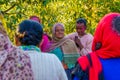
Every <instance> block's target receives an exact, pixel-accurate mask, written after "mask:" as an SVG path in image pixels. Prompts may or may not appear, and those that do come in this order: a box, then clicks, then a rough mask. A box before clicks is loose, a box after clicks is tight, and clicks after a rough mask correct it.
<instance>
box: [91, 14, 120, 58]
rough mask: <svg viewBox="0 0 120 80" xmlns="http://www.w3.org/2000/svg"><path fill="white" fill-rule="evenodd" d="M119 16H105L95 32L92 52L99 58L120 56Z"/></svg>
mask: <svg viewBox="0 0 120 80" xmlns="http://www.w3.org/2000/svg"><path fill="white" fill-rule="evenodd" d="M119 47H120V14H119V13H110V14H107V15H105V16H104V17H103V18H102V19H101V20H100V22H99V23H98V26H97V29H96V31H95V35H94V40H93V45H92V50H93V51H97V53H98V55H99V56H101V57H118V56H120V49H119Z"/></svg>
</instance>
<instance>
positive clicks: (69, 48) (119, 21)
mask: <svg viewBox="0 0 120 80" xmlns="http://www.w3.org/2000/svg"><path fill="white" fill-rule="evenodd" d="M35 20H36V19H35V18H34V20H33V19H32V20H24V21H22V22H21V23H20V24H19V25H18V29H17V31H16V34H15V40H16V45H17V46H18V47H16V46H13V45H12V43H11V41H10V40H9V38H8V36H7V33H6V31H5V29H4V28H3V27H4V26H3V24H2V22H1V23H0V80H68V79H69V80H119V79H120V77H119V73H120V70H119V67H120V65H119V61H120V49H119V47H120V43H119V41H120V14H119V13H110V14H107V15H105V16H104V17H103V18H102V19H101V20H100V22H99V23H98V26H97V29H96V31H95V34H94V39H93V42H92V52H88V53H89V54H86V53H85V55H82V54H81V53H80V51H79V50H82V49H84V50H86V51H87V49H86V48H87V47H84V44H82V43H81V41H80V40H79V39H78V37H76V36H75V37H74V38H75V41H74V40H71V39H70V38H69V37H68V36H65V34H64V32H65V28H64V25H63V24H62V23H56V24H54V26H53V28H52V39H51V40H48V42H47V44H46V46H45V47H44V52H48V53H43V52H41V50H40V48H39V46H41V45H43V42H44V41H43V29H42V25H41V24H40V22H37V20H36V21H35ZM83 23H84V21H83ZM77 26H79V29H77V30H78V31H77V32H78V35H79V34H81V36H80V38H82V36H86V35H87V33H85V32H84V31H85V28H84V27H85V24H81V22H78V23H77ZM83 26H84V27H83ZM76 28H78V27H76ZM81 32H83V33H81ZM78 47H79V48H78ZM78 49H79V50H78ZM53 54H55V55H56V56H55V55H53ZM71 54H72V55H73V54H74V55H78V57H79V58H78V59H77V57H76V58H75V59H76V61H75V62H77V63H76V65H75V67H74V64H75V63H74V64H73V63H72V67H71V66H69V64H67V62H66V59H65V58H67V57H65V56H66V55H69V56H70V55H71ZM68 60H69V59H68ZM61 63H62V64H61ZM73 67H74V68H73ZM108 67H109V68H108ZM113 68H114V69H113ZM68 69H71V70H72V72H70V74H71V75H72V76H71V75H70V77H69V74H68V73H67V70H68ZM65 70H66V73H67V76H68V77H67V76H66V73H65ZM113 73H114V74H115V75H113Z"/></svg>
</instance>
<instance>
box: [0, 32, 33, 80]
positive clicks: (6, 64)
mask: <svg viewBox="0 0 120 80" xmlns="http://www.w3.org/2000/svg"><path fill="white" fill-rule="evenodd" d="M33 79H34V78H33V72H32V69H31V62H30V58H29V57H28V55H27V54H25V53H24V52H23V51H22V50H20V49H19V48H16V47H15V46H13V45H12V43H11V42H10V40H9V38H8V36H7V35H3V34H2V33H0V80H33Z"/></svg>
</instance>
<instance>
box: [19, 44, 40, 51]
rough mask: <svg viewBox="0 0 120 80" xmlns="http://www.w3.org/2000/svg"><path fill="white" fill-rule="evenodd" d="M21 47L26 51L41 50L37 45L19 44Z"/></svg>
mask: <svg viewBox="0 0 120 80" xmlns="http://www.w3.org/2000/svg"><path fill="white" fill-rule="evenodd" d="M19 48H20V49H22V50H24V51H38V52H41V51H40V49H39V48H38V47H37V46H33V45H29V46H19Z"/></svg>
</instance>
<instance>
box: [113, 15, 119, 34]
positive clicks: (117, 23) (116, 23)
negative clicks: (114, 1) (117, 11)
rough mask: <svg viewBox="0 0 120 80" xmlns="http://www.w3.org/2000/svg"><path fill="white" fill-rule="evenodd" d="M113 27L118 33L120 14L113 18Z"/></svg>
mask: <svg viewBox="0 0 120 80" xmlns="http://www.w3.org/2000/svg"><path fill="white" fill-rule="evenodd" d="M113 29H114V30H115V31H116V32H118V33H119V34H120V16H117V17H115V18H114V19H113Z"/></svg>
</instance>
